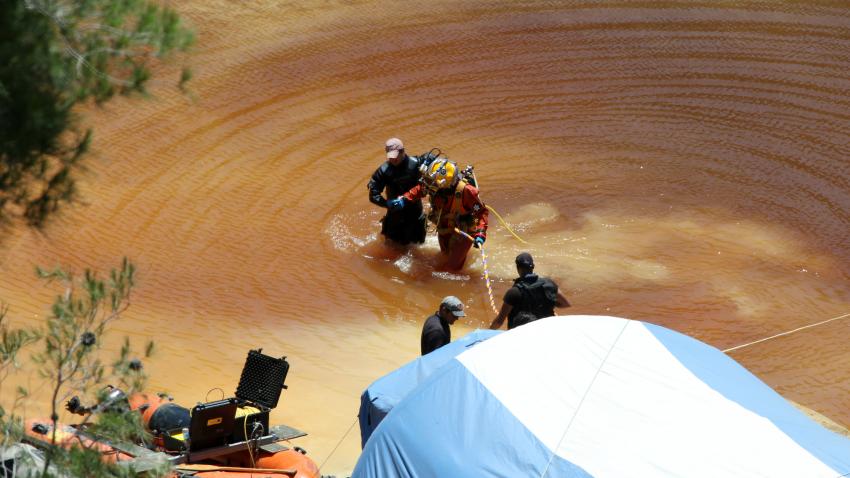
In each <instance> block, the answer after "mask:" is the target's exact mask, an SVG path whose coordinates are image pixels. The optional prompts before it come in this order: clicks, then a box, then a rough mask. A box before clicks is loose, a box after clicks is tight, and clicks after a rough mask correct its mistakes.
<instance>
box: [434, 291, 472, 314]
mask: <svg viewBox="0 0 850 478" xmlns="http://www.w3.org/2000/svg"><path fill="white" fill-rule="evenodd" d="M440 305H442V306H445V307H446V308H447V309H449V312H451V313H452V314H453V315H454V316H455V317H464V316H466V312H464V311H463V302H461V301H460V299H458V298H457V297H455V296H453V295H450V296H448V297H446V298H445V299H443V302H441V303H440Z"/></svg>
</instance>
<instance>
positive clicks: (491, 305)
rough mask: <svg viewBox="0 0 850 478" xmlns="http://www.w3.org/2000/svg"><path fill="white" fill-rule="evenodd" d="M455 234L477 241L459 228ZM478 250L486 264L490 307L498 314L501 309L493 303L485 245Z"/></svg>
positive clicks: (485, 271)
mask: <svg viewBox="0 0 850 478" xmlns="http://www.w3.org/2000/svg"><path fill="white" fill-rule="evenodd" d="M455 232H456V233H458V234H460V235H462V236H464V237H466V238H467V239H469V240H470V241H475V239H473V238H472V236H470V235H469V234H467V233H465V232H463V231H461V230H460V229H458V228H455ZM478 250H480V251H481V262H482V263H483V264H484V282H486V283H487V295H489V296H490V307H492V308H493V312H494V313H496V314H498V313H499V309H497V308H496V302H495V301H493V286H491V285H490V271H488V270H487V269H488V268H487V253H486V252H484V244H481V245H480V246H478Z"/></svg>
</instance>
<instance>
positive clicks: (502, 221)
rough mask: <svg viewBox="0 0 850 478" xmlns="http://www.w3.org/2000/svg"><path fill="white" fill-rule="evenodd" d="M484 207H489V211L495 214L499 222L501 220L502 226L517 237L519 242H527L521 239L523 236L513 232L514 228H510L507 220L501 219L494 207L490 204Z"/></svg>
mask: <svg viewBox="0 0 850 478" xmlns="http://www.w3.org/2000/svg"><path fill="white" fill-rule="evenodd" d="M486 207H487V209H489V210H490V212H492V213H493V214H495V215H496V217H497V218H499V222H501V223H502V225H503V226H505V229H507V230H508V232H510V233H511V234H512V235H513V236H514V237H515V238H517V240H518V241H519V242H521V243H523V244H528V242H526V241H525V239H523V238H521V237H519V236H518V235H517V233H515V232H514V230H513V229H511V226H508V223H507V222H505V220H504V219H502V216H500V215H499V213H498V212H496V210H495V209H493V208H492V207H490V206H486Z"/></svg>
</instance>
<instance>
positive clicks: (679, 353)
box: [645, 324, 850, 476]
mask: <svg viewBox="0 0 850 478" xmlns="http://www.w3.org/2000/svg"><path fill="white" fill-rule="evenodd" d="M645 326H646V328H647V330H648V331H650V332H651V333H652V334H653V335H654V336H655V337H656V338H657V339H658V340H659V342H661V344H662V345H663V346H664V347H665V348H666V349H667V350H668V351H669V352H670V353H671V354H672V355H673V356H674V357H675V358H676V360H677V361H678V362H680V363H681V364H683V366H684V367H686V368H687V369H688V370H690V371H691V373H693V374H694V375H695V376H697V377H699V379H700V380H701V381H702V382H704V383H706V384H707V385H708V386H709V387H711V388H712V389H714V390H716V391H717V392H718V393H720V394H722V395H723V396H724V397H726V399H728V400H730V401H733V402H736V403H738V404H739V405H740V406H741V407H744V408H746V409H748V410H750V411H751V412H752V413H754V414H758V415H761V416H763V417H765V419H767V420H769V421H770V422H771V423H773V425H774V426H776V427H777V428H779V429H780V430H781V431H782V432H783V433H784V434H785V435H787V436H788V437H789V438H790V439H792V440H794V441H795V442H796V443H797V444H799V446H800V447H802V448H804V449H805V450H807V451H808V452H809V453H811V454H812V455H814V456H815V457H816V458H817V459H818V460H820V461H821V462H823V463H824V464H826V465H827V466H829V467H830V468H832V469H833V470H834V471H835V472H836V476H838V475H844V474H847V473H850V440H848V439H847V438H845V437H842V436H840V435H838V434H836V433H834V432H832V431H830V430H828V429H826V428H824V427H822V426H819V425H818V426H813V425H814V422H813V421H812V420H811V419H810V418H809V417H807V416H806V415H805V414H804V413H803V412H801V411H800V410H798V409H797V408H796V407H795V406H793V405H791V404H790V403H789V402H788V401H787V400H785V399H784V398H783V397H782V396H781V395H779V394H778V393H776V391H774V390H773V389H772V388H770V387H769V386H768V385H766V384H765V383H764V382H762V381H761V380H760V379H759V378H758V377H756V376H755V375H753V374H752V373H751V372H750V371H749V370H747V369H746V368H744V367H743V366H742V365H740V364H739V363H738V362H736V361H735V360H734V359H732V358H731V357H729V356H728V355H726V354H725V353H723V352H722V351H720V350H718V349H716V348H714V347H711V346H708V345H705V344H704V343H703V342H699V341H698V340H696V339H694V338H691V337H688V336H687V335H684V334H681V333H679V332H675V331H673V330H670V329H666V328H664V327H660V326H658V325H653V324H645ZM698 345H702V346H698ZM721 363H722V364H724V368H723V373H718V365H719V364H721Z"/></svg>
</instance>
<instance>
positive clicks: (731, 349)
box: [723, 313, 850, 353]
mask: <svg viewBox="0 0 850 478" xmlns="http://www.w3.org/2000/svg"><path fill="white" fill-rule="evenodd" d="M847 317H850V313H847V314H844V315H839V316H838V317H833V318H831V319H827V320H824V321H823V322H818V323H816V324H811V325H804V326H803V327H799V328H796V329H794V330H789V331H788V332H782V333H780V334H776V335H771V336H770V337H765V338H763V339H759V340H755V341H753V342H749V343H746V344H743V345H738V346H736V347H732V348H728V349H726V350H724V351H723V353H729V352H731V351H733V350H738V349H742V348H744V347H749V346H750V345H755V344H758V343H761V342H764V341H767V340H770V339H775V338H776V337H782V336H783V335H790V334H793V333H794V332H798V331H800V330H803V329H808V328H811V327H815V326H818V325H823V324H825V323H827V322H832V321H833V320H838V319H845V318H847Z"/></svg>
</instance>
